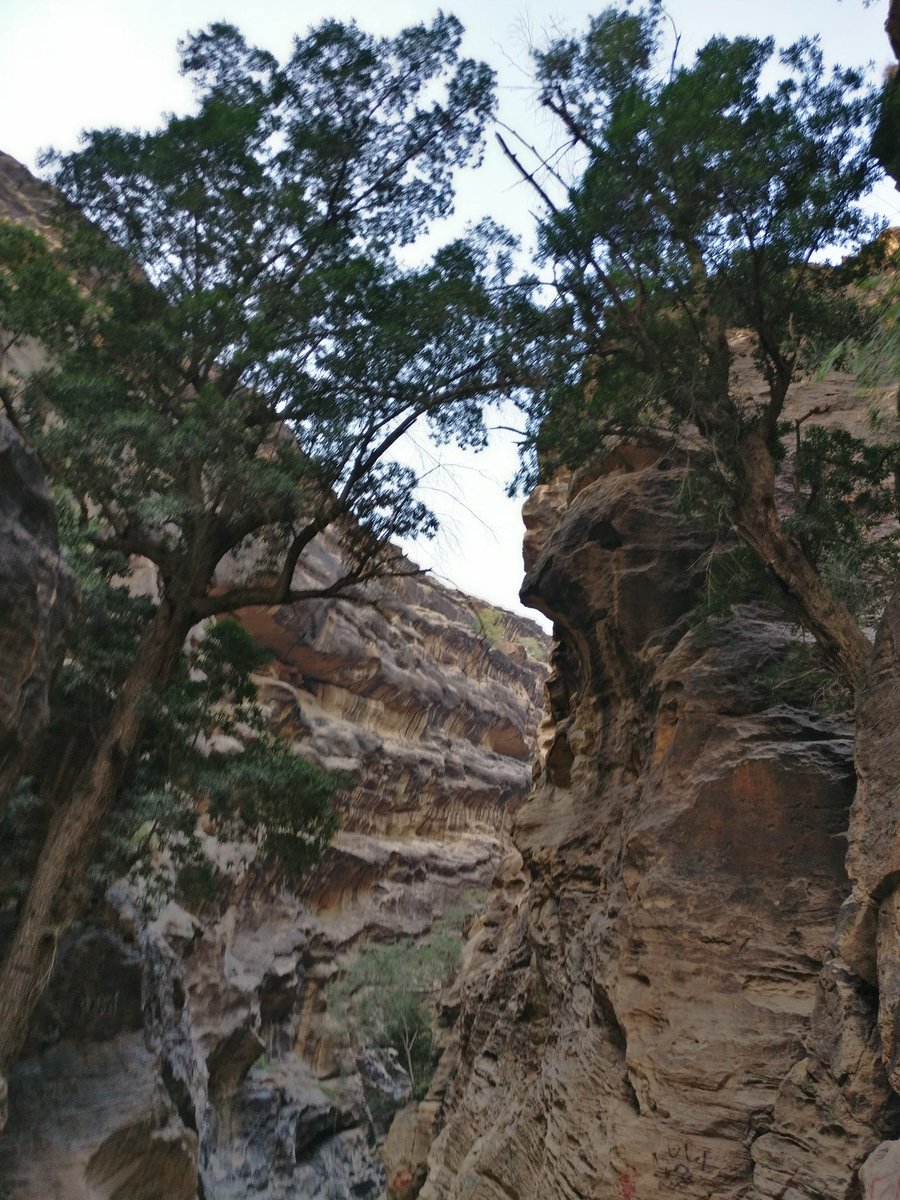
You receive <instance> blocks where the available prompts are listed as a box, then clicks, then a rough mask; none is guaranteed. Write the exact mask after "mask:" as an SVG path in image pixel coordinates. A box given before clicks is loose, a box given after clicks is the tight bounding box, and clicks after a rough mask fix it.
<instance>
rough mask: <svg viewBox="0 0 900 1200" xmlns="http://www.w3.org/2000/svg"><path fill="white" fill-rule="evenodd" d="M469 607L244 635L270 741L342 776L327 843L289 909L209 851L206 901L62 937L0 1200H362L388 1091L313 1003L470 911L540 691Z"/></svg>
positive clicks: (316, 621)
mask: <svg viewBox="0 0 900 1200" xmlns="http://www.w3.org/2000/svg"><path fill="white" fill-rule="evenodd" d="M331 555H332V551H331V550H330V549H329V548H328V547H327V546H325V547H322V548H321V550H320V552H319V559H318V560H316V561H318V563H319V566H320V567H321V569H322V570H329V569H331V568H332V567H333V563H332V562H331V561H330V559H331ZM312 569H317V568H316V567H315V564H314V566H313V568H312ZM478 608H479V604H478V603H477V602H475V601H470V600H469V599H468V598H466V597H462V596H460V595H459V594H457V593H453V592H450V591H449V590H448V589H444V588H442V587H440V586H439V585H434V584H431V583H429V582H426V581H424V580H412V581H408V582H406V583H404V584H403V585H402V586H401V589H400V590H399V591H397V592H394V593H392V594H391V595H390V596H389V597H388V596H386V597H385V600H384V603H383V604H382V606H381V607H380V608H379V609H378V610H376V609H370V608H367V607H360V606H356V605H349V604H334V603H333V604H331V605H326V604H322V605H315V606H310V607H309V608H308V609H299V608H296V609H273V610H269V611H266V612H256V613H253V614H245V616H246V618H247V621H248V624H249V625H250V627H251V629H252V631H253V632H254V634H255V635H256V636H257V637H258V638H259V639H260V641H262V642H263V643H264V644H266V645H267V646H269V647H270V648H271V649H272V650H273V651H275V653H276V658H275V659H274V660H273V662H272V664H271V667H270V668H269V670H268V673H267V674H266V675H264V676H263V677H261V679H260V682H261V684H262V685H263V690H264V695H265V697H266V699H267V701H268V702H269V704H270V706H271V712H272V719H273V721H275V722H276V723H277V724H278V725H279V726H280V727H281V728H282V730H283V732H284V733H285V734H286V735H288V736H290V737H292V738H293V739H294V741H295V743H296V745H297V748H298V750H299V751H301V752H302V753H304V754H306V755H307V756H308V757H311V758H314V759H316V761H318V762H321V763H322V764H324V765H326V766H340V767H342V768H344V769H347V770H350V771H352V772H353V774H354V777H355V781H356V786H355V788H354V789H353V790H352V791H351V792H350V793H348V795H347V796H346V798H345V802H344V811H343V830H342V832H341V833H340V835H339V836H338V838H337V839H336V842H335V844H334V846H333V847H332V849H331V851H330V852H329V853H328V855H327V856H326V858H325V859H324V860H323V861H322V862H321V863H320V864H319V866H318V867H317V868H316V869H315V870H314V871H313V872H312V873H311V874H310V876H309V877H308V878H307V879H306V880H305V881H304V882H303V884H302V887H301V888H300V889H299V890H297V889H294V890H292V889H291V888H290V887H288V886H287V884H286V881H285V880H284V879H283V878H282V877H280V876H279V875H278V874H277V873H272V872H270V871H266V870H264V869H262V868H258V867H256V866H254V865H253V864H252V862H249V861H248V858H247V848H246V847H241V846H227V845H222V844H220V843H217V842H215V841H213V840H212V839H211V838H210V839H208V841H207V849H208V852H209V855H210V857H211V858H212V859H213V860H214V861H215V862H216V863H217V865H218V866H219V867H220V868H221V869H222V871H223V872H224V874H225V876H226V878H227V880H228V881H229V882H228V883H227V886H226V887H225V888H224V889H223V890H222V892H221V894H220V895H219V896H218V897H217V899H216V900H215V901H212V902H207V903H206V904H205V905H200V906H199V907H197V911H196V912H195V913H194V912H188V911H187V910H186V909H185V908H183V907H179V906H178V905H176V904H174V903H172V904H170V905H169V906H168V907H166V908H165V909H164V910H163V911H162V912H161V913H160V914H159V916H158V918H157V919H156V920H155V921H153V922H152V923H151V924H149V925H147V924H145V922H143V921H142V920H141V918H140V917H139V915H138V914H136V913H134V912H133V911H132V910H131V908H130V901H129V897H128V895H127V894H126V893H124V892H121V893H116V892H115V890H114V892H113V894H112V895H111V897H110V899H111V901H112V902H113V910H111V911H110V913H109V914H108V915H107V920H106V924H105V926H103V927H101V928H98V927H97V926H96V924H95V925H94V926H93V927H89V928H86V929H83V930H81V931H75V932H74V933H73V935H72V936H71V938H70V939H69V940H68V942H67V944H66V945H65V946H64V947H62V948H61V950H60V954H59V956H58V960H57V968H56V972H55V977H54V981H53V982H52V983H51V985H50V988H49V989H48V993H47V995H46V997H45V998H44V1000H43V1002H42V1005H41V1008H40V1012H39V1015H38V1018H37V1020H36V1022H35V1025H34V1028H33V1031H32V1038H31V1045H30V1047H29V1049H28V1051H27V1053H26V1056H25V1058H24V1059H23V1061H22V1062H21V1063H20V1064H19V1066H18V1067H17V1068H16V1070H15V1071H14V1072H13V1075H12V1078H11V1104H10V1125H9V1129H8V1132H7V1134H6V1136H5V1137H4V1138H2V1139H0V1196H2V1197H3V1200H46V1198H47V1197H48V1196H50V1195H52V1196H54V1197H55V1196H59V1197H60V1198H61V1200H96V1198H98V1197H103V1200H113V1198H115V1200H194V1197H198V1198H200V1200H203V1198H206V1200H211V1198H212V1197H215V1200H245V1197H247V1196H250V1195H253V1196H259V1197H261V1198H266V1197H269V1198H271V1200H275V1198H276V1197H295V1196H302V1197H304V1200H336V1198H338V1197H340V1198H341V1200H344V1198H346V1197H350V1196H354V1197H358V1198H359V1200H376V1197H378V1196H379V1195H381V1193H382V1191H383V1187H384V1182H385V1179H384V1170H383V1167H382V1164H381V1161H380V1158H379V1157H378V1155H377V1153H376V1152H375V1150H374V1146H375V1143H376V1142H377V1141H378V1140H379V1139H380V1138H381V1137H382V1136H383V1135H384V1133H385V1130H386V1128H387V1125H388V1124H389V1122H390V1119H391V1117H392V1115H393V1113H394V1112H395V1111H396V1110H397V1109H398V1108H400V1107H401V1106H402V1105H403V1103H404V1101H405V1100H406V1098H407V1096H408V1094H409V1082H408V1080H407V1078H406V1076H405V1074H404V1072H403V1071H402V1070H401V1069H400V1068H399V1064H398V1062H397V1061H396V1058H395V1057H392V1054H391V1052H389V1051H376V1052H365V1053H363V1052H359V1051H358V1050H357V1049H355V1048H353V1047H352V1046H350V1045H348V1043H347V1038H346V1035H345V1031H344V1030H343V1028H342V1027H341V1025H340V1023H339V1022H338V1021H337V1020H336V1019H335V1018H334V1017H332V1016H330V1015H329V1012H328V999H329V997H328V991H327V984H328V981H329V980H330V979H332V978H334V977H335V975H336V973H337V972H338V971H339V970H340V968H341V965H342V964H343V963H346V962H348V961H349V960H350V959H351V958H352V957H353V955H354V954H355V953H356V952H357V948H358V947H359V945H360V943H362V942H364V941H366V940H367V939H377V940H385V941H390V940H395V939H397V938H400V937H410V938H414V939H419V938H422V937H424V936H426V935H427V934H428V932H429V931H430V929H431V928H432V926H433V925H434V923H435V922H436V921H437V920H439V919H440V918H441V917H442V916H443V914H445V913H447V912H448V910H450V909H454V908H457V909H458V908H459V907H460V906H464V907H469V908H471V907H472V906H473V904H475V903H477V899H474V897H480V896H483V895H484V893H485V891H486V889H487V888H488V886H489V885H490V881H491V878H492V875H493V873H494V870H495V868H496V865H497V863H498V862H499V861H500V859H501V858H502V856H503V854H504V853H505V847H506V842H507V831H508V828H509V825H510V823H511V818H512V813H513V812H514V810H515V808H516V807H517V805H518V804H520V803H521V801H522V799H523V798H524V796H525V794H526V792H527V790H528V786H529V784H530V780H531V770H530V765H529V760H530V756H531V747H532V744H533V740H534V733H535V727H536V724H537V718H538V712H539V699H540V692H541V687H542V683H543V679H544V676H545V674H546V668H545V666H544V665H543V664H542V663H541V662H540V661H538V660H537V659H535V658H534V657H530V656H529V654H528V653H527V652H526V649H525V648H524V646H525V645H526V644H527V645H528V646H529V647H531V648H532V649H536V650H537V651H538V652H539V653H540V652H542V651H543V648H544V647H545V646H546V644H547V639H546V638H545V637H544V635H543V634H542V633H541V631H540V629H538V628H537V626H535V625H533V624H532V623H531V622H528V621H523V620H521V619H520V618H516V617H513V616H512V615H509V614H506V615H504V616H503V618H502V624H503V629H504V631H505V633H506V634H507V637H508V640H506V641H501V642H500V644H498V645H491V644H490V643H489V642H488V641H487V640H486V639H485V638H484V637H483V636H479V635H478V633H477V632H476V621H475V619H474V617H475V614H476V613H477V610H478ZM65 1080H71V1081H72V1082H71V1084H70V1085H69V1086H66V1085H65V1084H64V1081H65Z"/></svg>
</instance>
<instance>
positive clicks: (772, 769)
mask: <svg viewBox="0 0 900 1200" xmlns="http://www.w3.org/2000/svg"><path fill="white" fill-rule="evenodd" d="M680 479H681V473H680V471H679V470H678V469H677V468H674V467H673V466H672V465H671V464H669V463H667V462H666V461H664V460H661V461H659V460H658V459H657V456H655V455H653V454H652V453H650V452H642V451H640V450H631V451H629V450H623V451H620V452H618V453H617V454H616V455H615V456H612V457H611V458H610V459H609V460H608V461H607V463H606V464H605V465H604V468H603V470H602V471H601V472H599V473H598V474H596V475H595V476H594V477H593V478H591V477H586V478H583V479H580V480H577V479H576V480H575V481H569V480H561V481H558V482H557V483H556V484H555V485H553V486H551V487H547V488H544V489H539V492H538V494H537V495H536V496H535V497H534V498H533V499H532V501H531V503H530V511H529V510H528V509H526V521H527V522H528V524H529V525H530V527H531V533H530V535H529V538H528V539H527V541H526V549H527V557H528V558H529V570H528V574H527V577H526V581H525V586H524V591H523V595H524V596H526V597H527V599H528V601H529V602H530V603H532V604H533V605H534V606H535V607H537V608H539V609H540V610H541V611H542V612H544V613H546V614H547V615H548V616H550V617H551V618H552V619H553V620H554V623H555V632H556V635H557V637H558V642H557V645H556V648H555V651H554V659H553V672H552V675H551V678H550V681H549V683H548V696H549V713H548V714H547V719H546V721H545V726H544V728H543V730H542V735H541V738H542V745H543V760H542V768H541V772H540V775H539V778H538V779H537V782H536V786H535V789H534V791H533V793H532V795H531V796H530V798H529V800H528V802H527V803H526V804H525V805H524V806H523V807H522V809H521V810H520V811H519V812H518V814H517V816H516V819H515V823H514V828H513V841H514V845H515V849H516V854H515V856H509V857H508V858H507V860H506V862H505V865H504V870H503V871H502V872H501V873H500V874H498V877H497V879H496V881H495V886H494V889H493V891H492V894H491V897H490V900H489V903H488V906H487V910H486V912H485V914H484V916H483V918H482V919H481V921H480V922H479V924H478V925H477V927H476V929H475V930H474V932H473V935H472V938H471V940H470V943H469V946H468V948H467V968H466V971H465V972H464V975H463V979H462V983H461V990H460V1012H459V1017H458V1020H457V1021H456V1040H455V1043H454V1045H453V1046H452V1047H451V1048H450V1049H449V1050H448V1052H447V1055H446V1057H445V1060H444V1062H443V1063H442V1064H441V1068H440V1069H439V1071H438V1074H437V1076H436V1078H435V1085H434V1087H433V1090H432V1094H431V1096H430V1097H429V1098H428V1103H429V1105H430V1108H431V1118H430V1119H431V1122H432V1128H433V1129H434V1128H436V1129H439V1132H438V1134H437V1136H436V1138H435V1140H434V1141H433V1144H432V1145H431V1148H430V1152H429V1153H428V1157H427V1163H425V1162H424V1154H425V1150H426V1149H427V1145H426V1147H424V1148H423V1146H422V1139H421V1138H420V1139H419V1144H418V1152H419V1155H420V1160H419V1161H412V1160H413V1158H414V1155H413V1154H412V1153H411V1152H410V1149H409V1146H408V1144H407V1143H405V1142H404V1141H403V1139H401V1138H399V1137H395V1138H392V1139H391V1138H389V1141H388V1147H387V1149H388V1158H389V1172H390V1169H391V1165H392V1164H393V1165H395V1166H396V1168H397V1170H398V1172H399V1171H400V1170H401V1169H405V1170H406V1173H407V1175H409V1176H411V1177H416V1178H417V1180H418V1181H420V1182H421V1181H422V1180H423V1179H424V1185H423V1186H422V1187H421V1191H420V1192H419V1193H418V1194H419V1195H420V1196H421V1198H422V1200H463V1198H466V1200H520V1198H521V1200H526V1198H528V1197H533V1196H548V1197H549V1196H553V1197H567V1198H568V1197H572V1198H574V1197H591V1198H592V1200H607V1198H608V1200H643V1198H644V1197H649V1196H656V1195H663V1194H666V1195H670V1194H672V1193H673V1192H675V1193H678V1194H681V1195H684V1196H686V1197H696V1198H697V1200H701V1198H708V1197H710V1196H715V1197H716V1198H717V1200H723V1198H726V1197H734V1198H735V1200H736V1198H737V1197H742V1198H747V1197H754V1198H760V1200H761V1198H762V1197H773V1198H774V1197H780V1198H789V1200H801V1198H803V1200H813V1198H817V1200H822V1198H824V1197H828V1198H832V1197H833V1198H835V1200H837V1198H838V1197H841V1198H847V1197H852V1196H855V1195H860V1194H861V1192H860V1190H859V1189H860V1188H861V1185H860V1183H859V1180H858V1176H857V1171H858V1168H859V1167H860V1166H861V1164H863V1162H864V1160H865V1159H866V1157H867V1156H868V1155H869V1154H870V1153H871V1152H872V1151H873V1150H875V1148H876V1147H877V1146H878V1145H879V1143H880V1142H881V1141H882V1139H884V1138H890V1136H891V1135H894V1136H896V1135H897V1134H898V1133H900V1108H898V1103H897V1097H896V1096H895V1094H894V1092H893V1090H892V1088H891V1086H890V1082H891V1079H893V1075H894V1074H895V1071H896V1068H895V1055H894V1051H893V1049H892V1047H893V1044H894V1041H893V1039H894V1038H895V1037H896V1034H895V1033H894V1032H893V1030H894V1022H895V1018H896V1012H897V1008H896V995H897V987H896V974H895V973H896V970H897V966H896V963H897V961H898V960H897V958H896V955H895V950H894V946H895V942H896V922H895V919H894V912H895V908H896V904H895V901H894V896H895V889H896V879H895V875H896V867H895V864H894V863H893V858H894V857H895V855H896V811H895V797H896V772H895V771H894V770H893V769H892V766H893V764H894V760H895V759H896V746H895V745H894V741H895V740H896V739H895V716H896V703H895V701H894V702H893V703H892V704H890V705H889V704H888V701H887V696H888V695H891V696H894V697H895V696H896V688H897V678H898V676H897V673H896V671H897V666H896V664H895V663H894V662H893V659H892V656H893V654H894V653H895V649H894V645H895V643H894V640H893V639H894V632H893V630H894V625H895V624H896V617H895V618H894V625H892V624H891V621H890V620H889V621H887V622H886V624H885V628H884V629H883V630H882V634H881V637H880V641H879V645H880V650H879V653H878V657H877V658H876V666H875V668H874V670H875V673H876V679H878V680H880V681H881V684H880V687H875V688H873V689H872V690H871V701H870V704H871V705H872V706H875V708H876V709H877V711H878V713H879V714H880V716H879V717H877V718H876V717H875V716H874V715H873V712H872V711H871V709H869V710H866V711H864V712H863V713H862V714H861V715H862V720H863V722H864V724H865V727H866V728H867V730H869V732H868V733H867V734H866V737H865V739H864V740H863V744H862V747H861V770H862V773H863V787H862V789H861V794H860V796H859V797H858V798H857V800H856V804H855V806H854V809H853V816H852V821H851V820H850V806H851V801H852V800H853V795H854V782H855V780H854V770H853V734H854V730H853V727H852V725H851V723H850V721H849V719H848V717H847V716H846V715H844V716H841V715H828V714H826V713H822V712H819V711H816V703H815V702H816V699H817V698H816V697H815V696H814V695H810V696H809V698H808V700H807V702H806V703H804V702H803V701H802V700H801V699H799V698H798V697H797V696H796V695H792V696H791V700H790V703H788V702H787V701H786V700H785V699H784V692H783V690H781V689H779V687H778V686H776V683H777V681H778V680H779V679H780V680H787V679H789V677H790V675H791V674H792V673H793V674H796V673H798V672H800V671H802V669H803V668H802V666H797V665H796V664H795V665H793V666H792V665H791V661H792V660H791V658H790V656H791V655H792V654H795V653H796V649H795V641H796V632H795V631H792V630H790V629H788V628H786V627H784V626H782V625H780V624H779V623H778V622H777V620H775V619H774V618H773V616H772V614H770V613H767V612H765V611H763V610H761V609H755V608H753V607H749V606H747V607H744V608H740V609H738V610H737V611H736V612H735V613H734V615H733V617H732V618H730V619H729V620H728V621H727V622H724V623H716V624H715V625H713V626H711V627H710V628H707V629H702V628H701V629H698V628H696V627H693V626H692V624H691V610H692V609H693V607H694V605H695V603H696V601H697V599H698V598H699V595H700V592H701V589H702V588H703V587H704V565H705V561H706V554H707V551H708V549H709V544H708V535H705V534H703V533H702V532H701V531H699V530H696V529H692V528H691V527H690V526H689V525H688V524H686V523H685V521H684V519H683V518H679V517H678V516H677V515H676V512H675V508H676V505H675V498H676V494H677V489H678V486H679V483H680ZM879 692H880V694H879ZM820 699H821V698H820ZM873 731H877V732H873ZM876 794H877V796H878V799H877V800H876V799H873V796H874V795H876ZM873 814H874V815H873ZM848 821H850V834H849V837H850V855H849V866H850V875H851V876H852V886H853V889H854V899H853V901H851V903H850V904H849V905H848V906H847V907H845V908H843V910H842V905H843V903H844V901H845V900H846V898H847V896H848V893H849V892H850V890H851V878H850V877H848V873H847V869H846V868H845V856H846V851H847V844H848V843H847V839H848V833H847V829H848ZM876 848H877V849H876ZM839 913H842V917H841V923H842V931H843V932H842V934H841V936H840V937H839V938H838V940H837V942H836V940H835V928H836V922H837V920H838V915H839ZM879 993H880V997H881V1000H880V1004H879ZM886 996H888V997H893V999H892V1000H890V999H889V1000H887V1001H886V1000H885V997H886ZM889 1077H890V1078H889ZM894 1151H895V1148H894V1147H892V1146H891V1145H890V1144H888V1145H886V1146H881V1147H880V1148H879V1149H878V1151H877V1152H876V1160H875V1161H876V1162H877V1163H881V1164H882V1168H881V1169H880V1174H879V1176H878V1177H879V1179H882V1180H883V1178H884V1177H885V1170H886V1168H884V1166H883V1163H884V1161H886V1160H887V1156H888V1155H890V1154H893V1153H894ZM404 1155H406V1156H407V1158H408V1159H409V1160H410V1161H408V1162H404V1161H403V1159H404ZM391 1156H393V1158H392V1157H391ZM867 1169H868V1168H864V1170H863V1175H864V1177H865V1172H866V1170H867ZM404 1178H406V1175H404ZM891 1186H893V1184H892V1185H891ZM867 1194H868V1193H867ZM885 1194H886V1193H885ZM891 1194H893V1192H892V1193H891ZM394 1195H395V1196H396V1197H397V1200H405V1197H404V1195H403V1192H402V1189H397V1190H395V1192H394ZM873 1195H874V1193H873Z"/></svg>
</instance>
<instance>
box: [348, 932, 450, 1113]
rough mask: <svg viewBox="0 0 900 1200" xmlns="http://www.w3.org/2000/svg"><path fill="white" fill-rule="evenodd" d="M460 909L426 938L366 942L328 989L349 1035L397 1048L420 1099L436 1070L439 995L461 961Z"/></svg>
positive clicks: (364, 1044)
mask: <svg viewBox="0 0 900 1200" xmlns="http://www.w3.org/2000/svg"><path fill="white" fill-rule="evenodd" d="M466 911H469V910H466ZM461 914H462V910H460V911H459V912H454V913H449V914H447V915H446V916H445V918H444V919H443V920H442V921H440V922H439V923H438V924H437V925H436V927H435V929H434V930H433V931H432V933H431V935H430V937H428V938H427V939H425V940H424V941H422V942H416V941H414V940H413V939H411V938H402V939H400V940H399V941H396V942H392V943H379V942H367V943H365V944H364V945H363V947H362V949H361V950H360V952H359V954H358V955H357V957H356V958H355V959H354V960H353V961H352V962H351V964H350V966H349V967H348V968H347V970H346V971H345V972H344V974H343V975H342V976H341V978H340V979H339V980H338V981H337V982H336V983H333V984H332V985H331V987H330V988H329V993H328V999H329V1006H330V1009H331V1012H332V1014H333V1016H334V1017H335V1018H336V1019H337V1020H338V1021H340V1022H341V1023H342V1024H343V1025H344V1026H345V1028H346V1030H347V1033H348V1035H349V1037H350V1038H351V1040H352V1041H353V1042H355V1043H356V1044H357V1045H359V1046H360V1047H364V1048H365V1047H373V1046H385V1047H389V1048H391V1049H393V1050H394V1051H396V1053H397V1056H398V1059H399V1061H400V1063H401V1065H402V1067H403V1069H404V1070H405V1071H406V1073H407V1075H408V1076H409V1080H410V1085H411V1089H412V1090H411V1095H412V1097H413V1099H417V1100H418V1099H421V1098H422V1097H423V1096H424V1095H425V1093H426V1092H427V1090H428V1085H429V1083H430V1082H431V1076H432V1074H433V1072H434V1067H435V1045H434V1036H435V1024H436V1021H437V1007H436V1006H437V1000H438V998H439V996H440V993H441V992H442V991H443V990H444V988H446V987H447V986H448V985H449V984H450V983H451V982H452V981H453V979H454V978H455V977H456V975H457V973H458V972H459V967H460V963H461V961H462V935H461V933H460V927H461V923H462V920H463V919H464V918H462V915H461Z"/></svg>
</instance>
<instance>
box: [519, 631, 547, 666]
mask: <svg viewBox="0 0 900 1200" xmlns="http://www.w3.org/2000/svg"><path fill="white" fill-rule="evenodd" d="M521 645H522V646H523V647H524V649H525V653H526V654H527V655H528V657H529V658H533V659H535V661H536V662H543V663H545V662H549V661H550V651H549V650H548V649H547V647H546V646H545V645H544V644H543V642H539V641H538V639H537V638H534V637H523V638H522V640H521Z"/></svg>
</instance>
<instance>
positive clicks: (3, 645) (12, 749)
mask: <svg viewBox="0 0 900 1200" xmlns="http://www.w3.org/2000/svg"><path fill="white" fill-rule="evenodd" d="M0 545H2V546H3V553H2V556H0V807H2V805H3V803H4V802H5V800H6V798H7V796H8V794H9V790H10V788H11V787H12V786H13V785H14V784H15V782H16V780H17V779H18V777H19V774H20V772H21V769H22V766H23V762H24V759H25V756H26V755H27V752H28V749H29V747H30V746H31V745H32V743H33V742H34V740H35V738H36V736H37V735H38V734H39V733H40V732H41V731H42V730H43V728H44V725H45V724H46V721H47V693H48V689H49V685H50V681H51V679H52V677H53V675H54V673H55V671H56V668H57V667H58V666H59V663H60V661H61V658H62V653H63V641H64V638H65V635H66V632H67V631H68V629H69V627H70V626H71V624H72V620H73V618H74V616H75V585H74V581H73V579H72V576H71V574H70V573H69V571H68V568H67V567H66V566H65V565H64V563H63V562H62V560H61V558H60V556H59V543H58V541H57V537H56V515H55V512H54V509H53V504H52V502H51V500H50V496H49V493H48V492H47V488H46V485H45V484H44V481H43V478H42V476H41V473H40V470H39V469H38V465H37V462H36V460H35V458H34V456H33V455H32V454H31V453H30V452H29V451H28V449H27V448H26V447H25V445H24V444H23V442H22V440H21V438H20V437H19V436H18V434H17V433H16V432H15V430H14V429H13V428H12V426H11V425H10V423H9V422H8V421H7V420H6V418H5V417H3V416H0Z"/></svg>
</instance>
